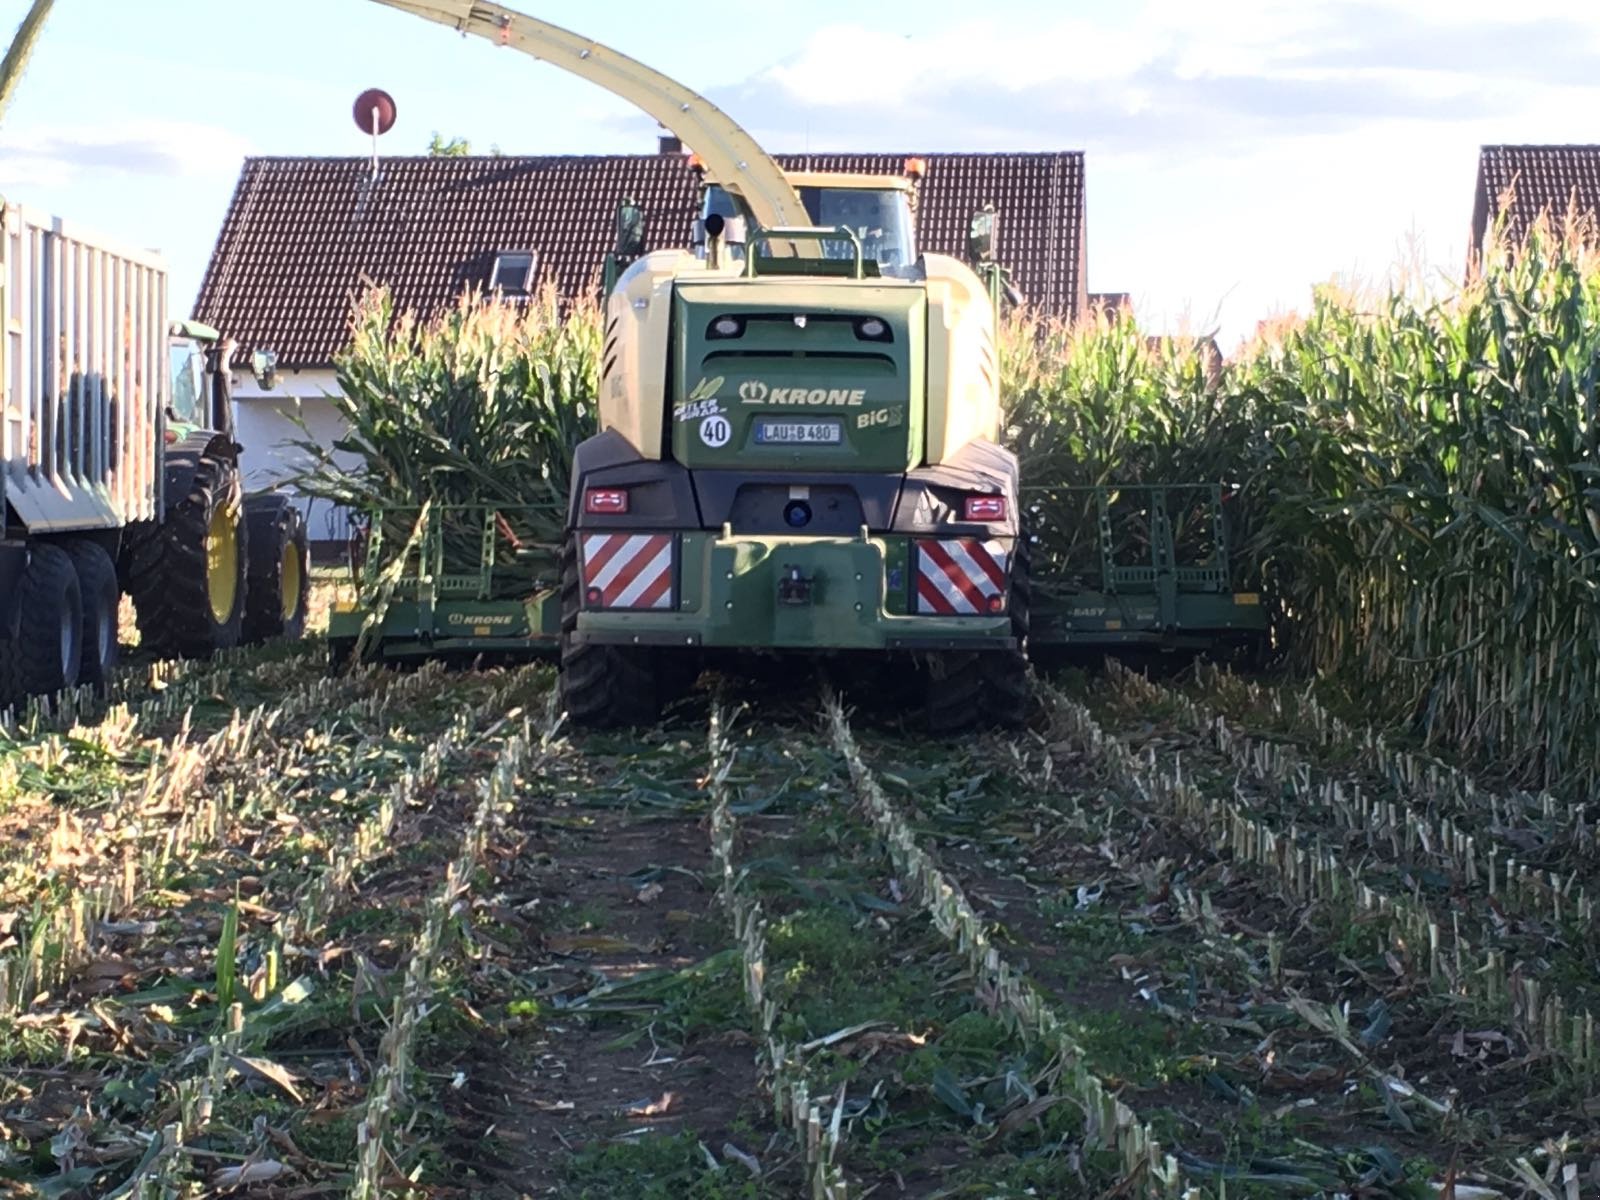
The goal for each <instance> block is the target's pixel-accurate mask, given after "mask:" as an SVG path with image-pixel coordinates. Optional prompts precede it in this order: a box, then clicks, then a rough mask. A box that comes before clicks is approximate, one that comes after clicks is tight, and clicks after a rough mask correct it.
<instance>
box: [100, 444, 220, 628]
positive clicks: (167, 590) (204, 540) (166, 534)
mask: <svg viewBox="0 0 1600 1200" xmlns="http://www.w3.org/2000/svg"><path fill="white" fill-rule="evenodd" d="M241 491H242V489H241V487H240V481H239V469H238V467H237V466H236V465H235V464H234V463H232V462H229V461H228V460H227V459H224V458H216V457H213V456H212V455H209V454H204V455H201V456H200V460H199V462H198V464H197V465H196V467H195V472H194V477H193V480H192V482H191V483H190V485H189V494H188V495H187V496H185V497H184V498H183V499H182V500H180V501H178V502H177V503H176V504H175V505H173V506H172V507H171V508H169V509H168V510H167V519H166V520H165V521H163V522H162V523H161V524H160V525H154V524H146V525H141V526H138V527H135V528H134V529H133V530H131V531H130V532H131V537H130V545H129V549H128V564H127V568H126V571H125V575H126V578H127V583H128V593H129V594H130V595H131V596H132V597H133V606H134V611H135V613H136V615H137V616H138V620H139V643H140V646H141V648H144V649H147V650H150V651H153V652H154V653H155V654H156V655H158V656H159V657H162V658H174V657H183V658H208V657H210V656H211V655H212V654H214V653H216V652H217V651H218V650H227V649H230V648H232V647H234V646H237V645H238V644H239V637H240V633H241V632H242V630H243V628H244V606H245V597H246V595H247V592H248V588H249V579H248V576H247V573H246V566H247V564H248V562H249V558H250V542H249V537H250V535H249V527H248V526H247V525H246V524H245V520H244V506H243V503H242V499H241ZM214 532H215V533H217V534H219V535H220V534H229V533H231V536H232V539H233V548H232V554H231V566H232V584H233V586H232V592H231V599H230V598H229V596H228V591H227V587H226V584H227V578H226V576H225V574H219V575H218V576H217V578H216V580H215V581H214V580H213V578H212V576H213V572H212V570H211V568H210V566H209V564H208V558H207V556H208V551H209V550H210V549H211V543H212V541H213V534H214ZM213 582H215V583H216V584H217V588H216V589H213V587H212V584H213ZM214 601H216V603H215V605H214ZM218 608H226V611H225V612H219V611H217V609H218Z"/></svg>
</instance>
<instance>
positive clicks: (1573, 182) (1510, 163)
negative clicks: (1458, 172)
mask: <svg viewBox="0 0 1600 1200" xmlns="http://www.w3.org/2000/svg"><path fill="white" fill-rule="evenodd" d="M1508 198H1509V201H1510V203H1509V205H1508V210H1507V222H1506V229H1507V233H1508V234H1509V235H1510V237H1511V239H1512V241H1513V242H1516V241H1520V240H1521V238H1522V237H1523V235H1524V234H1526V233H1527V231H1528V229H1529V227H1530V226H1531V225H1532V224H1533V223H1534V222H1535V221H1536V220H1537V219H1538V218H1539V216H1540V214H1541V213H1543V214H1548V215H1549V216H1550V217H1551V218H1552V219H1553V220H1556V221H1559V220H1561V219H1562V218H1563V217H1564V216H1565V215H1566V213H1567V209H1568V206H1569V205H1573V204H1575V205H1576V207H1577V209H1578V211H1579V212H1580V213H1591V214H1600V146H1581V145H1552V146H1484V147H1483V148H1482V150H1481V152H1480V153H1479V155H1478V183H1477V189H1476V193H1475V195H1474V198H1473V211H1472V249H1473V252H1474V255H1475V256H1476V254H1478V253H1480V252H1481V251H1482V249H1483V239H1484V236H1485V233H1486V232H1487V230H1488V227H1489V224H1490V223H1491V222H1492V220H1493V219H1494V217H1495V215H1496V214H1497V213H1498V211H1499V209H1500V206H1501V204H1502V203H1505V202H1506V201H1507V199H1508Z"/></svg>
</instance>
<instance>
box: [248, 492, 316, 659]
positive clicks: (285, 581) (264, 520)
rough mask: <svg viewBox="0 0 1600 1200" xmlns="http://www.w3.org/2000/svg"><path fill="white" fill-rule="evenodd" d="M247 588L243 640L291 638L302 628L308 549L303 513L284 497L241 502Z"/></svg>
mask: <svg viewBox="0 0 1600 1200" xmlns="http://www.w3.org/2000/svg"><path fill="white" fill-rule="evenodd" d="M244 520H245V524H246V525H247V526H248V527H249V530H250V536H249V538H248V539H247V541H248V543H249V550H250V553H249V555H248V564H249V567H248V571H247V577H248V579H249V586H248V587H247V588H246V589H245V601H244V635H243V636H244V641H245V642H246V643H250V644H254V643H256V642H265V641H269V640H271V639H273V638H284V639H287V640H289V641H294V640H295V639H296V638H298V637H300V635H301V634H303V633H304V632H305V628H306V606H307V601H308V599H309V598H310V592H311V550H310V547H309V546H308V545H307V543H306V520H305V517H304V515H302V513H301V512H300V510H299V509H298V508H296V507H295V506H294V505H293V504H291V503H289V500H288V498H287V497H284V496H254V497H251V498H250V499H249V500H246V501H245V505H244Z"/></svg>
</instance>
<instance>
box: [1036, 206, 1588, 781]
mask: <svg viewBox="0 0 1600 1200" xmlns="http://www.w3.org/2000/svg"><path fill="white" fill-rule="evenodd" d="M1577 247H1578V243H1577V241H1576V239H1575V238H1574V237H1573V236H1572V231H1570V230H1569V231H1567V233H1566V235H1562V234H1558V233H1553V232H1551V231H1550V230H1549V229H1548V228H1540V229H1536V230H1535V231H1534V232H1533V233H1532V234H1531V235H1530V237H1529V240H1528V242H1527V244H1526V246H1524V247H1523V248H1522V249H1521V252H1520V253H1519V254H1518V255H1516V256H1513V257H1510V258H1509V260H1506V259H1500V260H1495V261H1493V262H1491V265H1490V267H1489V269H1488V270H1487V271H1486V272H1485V273H1484V274H1483V276H1482V277H1481V278H1479V279H1477V280H1475V281H1474V282H1473V283H1471V284H1470V285H1469V286H1466V287H1463V288H1457V289H1455V290H1453V291H1451V292H1450V293H1449V294H1447V295H1444V296H1438V295H1433V296H1429V295H1424V294H1422V293H1421V292H1420V291H1419V290H1418V289H1415V288H1412V289H1399V290H1395V291H1390V292H1382V293H1375V294H1373V295H1370V296H1365V297H1363V296H1358V295H1355V294H1350V293H1346V292H1340V291H1338V290H1335V289H1332V288H1324V289H1321V290H1319V291H1318V292H1317V294H1316V296H1315V299H1314V302H1313V304H1312V306H1311V310H1310V312H1309V314H1308V315H1307V316H1306V317H1305V318H1304V319H1303V320H1301V321H1297V322H1290V323H1285V324H1282V325H1280V326H1279V327H1278V328H1276V329H1274V330H1272V331H1271V332H1270V334H1268V335H1266V336H1263V337H1261V338H1258V339H1257V340H1256V341H1255V342H1254V343H1253V344H1251V345H1249V346H1247V347H1245V348H1244V349H1243V350H1242V351H1241V352H1240V353H1239V354H1238V355H1236V356H1235V357H1234V359H1233V360H1232V361H1230V362H1228V363H1226V364H1224V365H1223V366H1222V367H1221V369H1220V370H1218V371H1214V372H1213V371H1208V370H1207V363H1206V361H1205V358H1204V355H1203V353H1202V352H1201V350H1200V349H1199V348H1197V347H1194V346H1177V345H1174V344H1172V343H1167V344H1164V345H1162V346H1159V347H1151V346H1149V345H1147V344H1146V343H1145V342H1144V340H1143V339H1142V338H1141V337H1140V336H1139V334H1138V333H1137V331H1136V330H1135V329H1134V328H1133V327H1132V325H1131V323H1129V322H1128V321H1127V320H1126V319H1124V320H1122V321H1119V322H1111V323H1105V322H1101V323H1098V324H1093V325H1090V326H1088V327H1086V328H1080V329H1076V330H1068V329H1061V328H1059V327H1051V326H1048V325H1041V324H1026V323H1025V324H1024V325H1022V326H1021V327H1020V328H1013V330H1012V331H1011V337H1010V350H1011V354H1010V355H1009V359H1008V374H1007V390H1008V395H1009V418H1008V422H1009V435H1010V438H1011V441H1012V444H1013V445H1014V446H1015V448H1016V449H1017V451H1018V453H1019V454H1020V455H1021V457H1022V460H1023V462H1024V464H1025V471H1026V472H1027V474H1025V479H1026V480H1027V481H1028V482H1030V483H1035V484H1041V483H1050V484H1058V483H1065V484H1100V483H1105V482H1108V481H1119V482H1135V483H1136V482H1149V481H1152V480H1172V481H1182V480H1192V481H1197V482H1199V481H1207V480H1220V481H1223V482H1224V483H1226V484H1227V485H1229V487H1230V488H1232V489H1237V492H1236V494H1235V495H1234V496H1233V497H1232V499H1231V500H1230V501H1229V503H1228V515H1229V518H1230V524H1231V528H1232V541H1233V545H1234V549H1235V552H1236V555H1237V556H1239V557H1240V558H1241V560H1242V561H1240V562H1239V564H1238V576H1239V578H1238V582H1239V585H1240V586H1241V587H1244V588H1249V589H1259V590H1260V591H1262V592H1263V593H1264V594H1265V595H1266V596H1267V597H1268V598H1269V601H1270V603H1271V604H1272V606H1273V609H1274V612H1275V615H1276V618H1277V629H1276V636H1277V640H1278V644H1279V647H1280V649H1281V651H1282V653H1283V654H1284V655H1285V656H1286V658H1287V660H1288V661H1289V663H1290V664H1291V665H1292V666H1293V667H1295V668H1297V669H1298V670H1299V671H1301V672H1303V673H1308V674H1316V675H1322V676H1332V677H1337V678H1339V679H1340V680H1342V681H1344V682H1345V683H1346V684H1347V686H1348V688H1349V691H1350V692H1351V694H1352V696H1354V697H1356V701H1355V702H1356V703H1357V704H1359V705H1361V706H1369V705H1373V704H1377V705H1379V706H1380V707H1381V708H1382V710H1383V711H1384V713H1385V715H1386V716H1389V717H1391V718H1393V719H1396V720H1400V721H1404V722H1407V723H1408V724H1409V725H1410V726H1411V727H1412V728H1413V729H1414V730H1415V732H1417V733H1418V734H1419V735H1421V736H1422V737H1423V738H1424V740H1425V741H1426V742H1427V743H1428V744H1429V745H1431V746H1434V747H1435V748H1437V749H1441V750H1448V751H1450V752H1453V753H1465V754H1467V755H1469V756H1471V757H1473V758H1474V759H1476V760H1477V761H1480V762H1483V763H1486V764H1493V765H1494V766H1495V767H1496V768H1497V769H1499V770H1502V771H1504V772H1505V773H1506V774H1507V776H1508V777H1510V778H1512V779H1514V780H1515V781H1517V782H1520V783H1525V784H1532V785H1535V786H1542V787H1547V788H1553V789H1556V790H1558V791H1560V792H1561V793H1562V794H1563V795H1566V796H1568V797H1572V796H1578V795H1582V794H1584V793H1585V792H1586V791H1588V790H1590V789H1592V787H1593V786H1594V784H1595V783H1596V782H1597V781H1600V739H1596V738H1595V737H1594V736H1593V734H1592V731H1593V729H1595V728H1596V727H1597V723H1600V707H1597V706H1600V686H1597V684H1600V260H1597V259H1596V258H1595V257H1594V256H1593V255H1592V254H1591V253H1589V252H1587V251H1584V250H1582V249H1580V248H1577ZM1078 515H1079V516H1080V519H1079V520H1078V521H1076V522H1074V521H1071V520H1065V519H1062V517H1061V516H1060V514H1050V517H1049V519H1047V520H1046V521H1045V522H1044V523H1043V528H1042V530H1041V538H1042V543H1043V545H1042V551H1043V553H1042V554H1041V555H1039V556H1038V557H1039V558H1040V559H1041V560H1042V561H1043V562H1044V563H1045V564H1046V567H1045V569H1047V570H1048V569H1049V567H1050V566H1051V565H1060V566H1062V569H1066V566H1065V564H1068V563H1070V562H1072V561H1074V559H1075V558H1076V557H1080V556H1081V554H1082V543H1083V539H1084V537H1085V534H1084V528H1085V527H1086V526H1087V524H1088V523H1087V521H1085V520H1083V519H1081V518H1082V517H1086V516H1087V513H1085V512H1083V511H1082V510H1079V513H1078Z"/></svg>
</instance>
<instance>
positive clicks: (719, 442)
mask: <svg viewBox="0 0 1600 1200" xmlns="http://www.w3.org/2000/svg"><path fill="white" fill-rule="evenodd" d="M732 436H733V426H732V425H730V424H728V418H727V417H723V416H712V417H707V418H706V419H705V420H703V421H701V422H700V440H701V441H702V442H704V443H705V444H706V445H708V446H710V447H711V448H712V449H713V450H716V449H719V448H721V447H723V446H726V445H727V444H728V439H729V438H730V437H732Z"/></svg>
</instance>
